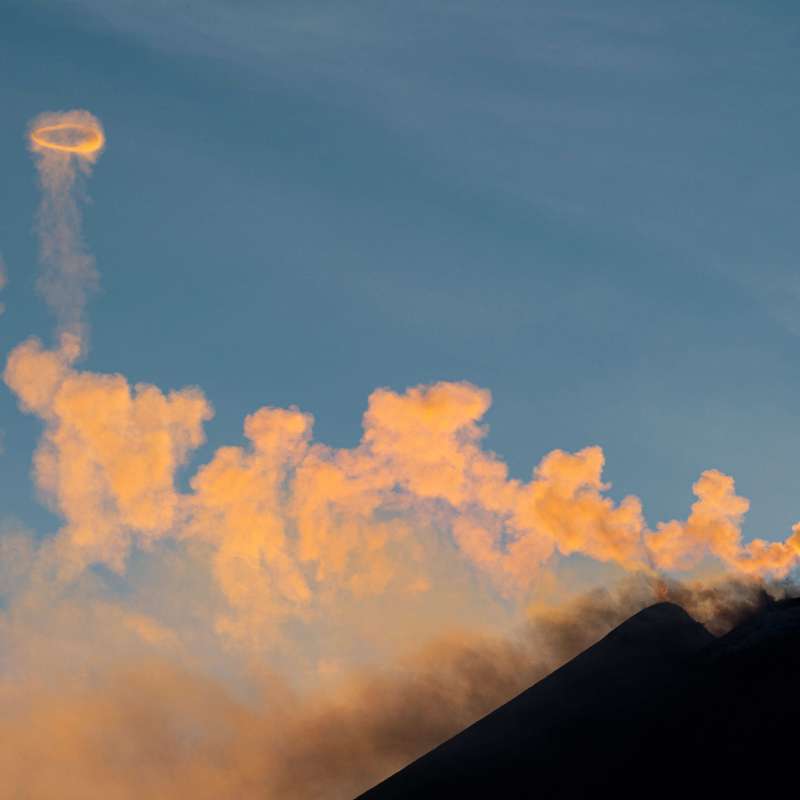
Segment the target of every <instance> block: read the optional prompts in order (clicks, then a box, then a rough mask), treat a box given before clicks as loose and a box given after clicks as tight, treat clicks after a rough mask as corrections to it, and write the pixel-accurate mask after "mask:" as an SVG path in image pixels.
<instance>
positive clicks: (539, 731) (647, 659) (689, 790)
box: [359, 600, 800, 800]
mask: <svg viewBox="0 0 800 800" xmlns="http://www.w3.org/2000/svg"><path fill="white" fill-rule="evenodd" d="M799 687H800V600H784V601H780V602H773V601H769V602H765V606H764V607H763V608H762V609H761V610H759V611H758V612H757V613H755V614H754V615H753V616H751V617H750V618H749V619H747V620H746V621H744V622H742V623H740V624H739V625H738V626H737V627H735V628H734V629H732V630H731V631H730V632H729V633H727V634H726V635H724V636H721V637H719V638H717V637H714V636H712V635H711V634H710V633H709V632H708V631H707V630H706V629H705V628H704V627H703V626H702V625H700V624H699V623H698V622H696V621H695V620H693V619H692V618H691V617H690V616H689V615H688V614H687V613H686V612H685V611H684V610H683V609H682V608H680V607H679V606H677V605H673V604H671V603H659V604H657V605H654V606H651V607H649V608H646V609H644V610H643V611H641V612H639V613H638V614H636V615H635V616H633V617H631V618H630V619H628V620H627V621H626V622H624V623H622V625H620V626H619V627H617V628H616V629H614V630H613V631H611V633H609V634H608V635H607V636H606V637H605V638H604V639H602V640H600V641H599V642H598V643H597V644H595V645H594V646H593V647H591V648H589V649H588V650H586V651H584V652H583V653H581V654H580V655H579V656H577V657H576V658H574V659H573V660H572V661H570V662H568V663H567V664H565V665H564V666H563V667H561V668H560V669H558V670H556V671H555V672H553V673H552V674H551V675H549V676H548V677H546V678H544V679H543V680H541V681H539V682H538V683H536V684H535V685H533V686H532V687H531V688H529V689H527V690H526V691H524V692H523V693H522V694H520V695H518V696H517V697H516V698H514V699H513V700H511V701H510V702H508V703H506V704H505V705H503V706H501V707H500V708H498V709H497V710H496V711H494V712H492V713H491V714H489V715H488V716H486V717H484V718H483V719H481V720H479V721H478V722H476V723H475V724H474V725H471V726H470V727H469V728H467V729H466V730H464V731H462V732H461V733H460V734H458V735H457V736H455V737H453V738H452V739H450V740H449V741H447V742H445V743H444V744H442V745H440V746H439V747H437V748H436V749H435V750H432V751H431V752H430V753H428V754H427V755H424V756H422V757H421V758H419V759H418V760H417V761H415V762H413V763H412V764H410V765H409V766H407V767H406V768H404V769H403V770H401V771H400V772H398V773H396V774H395V775H393V776H392V777H390V778H388V779H387V780H386V781H384V782H383V783H381V784H379V785H378V786H376V787H375V788H373V789H371V790H370V791H368V792H366V793H365V794H363V795H361V796H360V798H359V800H399V799H400V798H404V799H408V798H415V800H417V799H419V800H427V798H431V799H432V798H451V797H452V798H459V800H463V799H464V798H520V799H521V798H556V797H557V798H588V797H605V796H609V797H613V798H620V797H621V798H628V797H631V798H632V797H637V798H642V797H644V798H650V797H653V796H655V797H659V798H661V797H676V796H688V797H698V796H703V795H710V796H714V797H716V796H719V795H720V794H723V793H725V794H729V795H730V796H733V797H741V796H744V795H746V794H750V793H754V792H758V793H759V794H763V793H764V792H767V791H774V790H775V789H782V788H784V787H785V786H788V785H790V784H791V782H792V780H793V773H794V772H795V771H796V770H797V764H798V762H799V761H800V759H798V743H797V742H796V741H795V730H796V728H797V727H798V724H800V692H798V688H799Z"/></svg>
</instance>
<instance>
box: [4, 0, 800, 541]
mask: <svg viewBox="0 0 800 800" xmlns="http://www.w3.org/2000/svg"><path fill="white" fill-rule="evenodd" d="M602 6H603V7H602V9H600V10H599V9H598V4H597V3H593V2H589V0H586V1H585V2H584V1H580V2H577V1H576V2H567V3H563V2H559V3H556V2H538V3H526V2H517V1H516V0H509V2H507V3H503V4H502V5H501V7H500V8H499V9H498V7H497V5H496V4H491V3H487V2H459V3H454V2H442V3H437V4H431V3H423V2H416V0H412V1H410V2H409V1H408V0H407V1H406V2H403V3H399V2H385V3H364V2H361V3H359V2H349V3H344V2H327V3H319V2H291V3H289V2H286V3H274V2H248V1H240V2H228V3H219V2H209V1H208V0H193V2H192V3H185V4H175V3H168V2H155V0H137V1H136V2H133V1H132V0H131V1H129V0H115V2H113V3H108V2H102V0H49V1H48V2H38V1H37V0H26V2H17V0H7V2H6V3H5V4H4V7H3V10H2V11H0V74H2V75H3V76H4V80H3V81H0V107H1V108H2V109H3V114H2V125H0V154H2V159H3V162H2V175H3V179H4V180H3V188H4V191H3V192H2V193H1V194H0V252H2V255H3V258H4V260H5V262H6V265H7V271H8V278H9V285H8V286H7V288H6V289H5V290H4V291H3V301H4V302H5V304H6V307H7V311H6V313H5V314H4V315H3V316H2V317H0V350H2V352H3V353H7V352H8V351H9V350H10V349H11V347H13V346H14V345H15V344H16V343H18V342H19V341H20V340H22V339H23V338H24V337H26V336H27V335H29V334H31V333H35V334H37V335H40V336H44V337H46V336H48V332H49V331H50V329H51V327H52V323H51V320H50V319H49V318H48V316H47V312H46V310H45V308H44V306H43V303H42V302H41V300H40V298H39V297H38V296H37V294H36V292H35V289H34V284H35V276H36V273H37V266H36V263H37V245H36V241H35V236H34V233H33V219H34V215H35V209H36V205H37V202H38V200H37V197H38V194H37V189H36V185H35V176H34V169H33V166H32V164H31V161H30V158H29V155H28V154H27V153H26V149H25V142H24V132H25V130H26V126H27V123H28V121H29V120H30V119H31V118H32V117H33V116H35V115H36V114H37V113H39V112H41V111H45V110H58V109H66V108H73V107H80V108H87V109H89V110H91V111H92V112H93V113H94V114H96V115H97V116H98V117H99V118H100V119H102V120H103V123H104V125H105V127H106V132H107V135H108V148H107V152H106V153H105V154H104V156H103V158H102V160H101V161H100V163H99V164H98V166H97V168H96V169H95V172H94V175H93V176H92V178H91V183H90V184H89V193H90V195H91V198H92V203H91V204H90V205H89V206H88V208H87V209H86V214H85V236H86V240H87V242H88V244H89V246H90V248H91V250H92V251H93V253H94V254H95V256H96V258H97V263H98V267H99V270H100V273H101V276H102V279H101V282H102V288H101V291H100V292H99V293H98V294H97V295H95V296H94V297H93V300H92V303H91V305H90V311H89V315H90V320H91V327H92V345H91V352H90V354H89V357H88V358H87V360H86V366H87V367H88V368H90V369H93V370H97V371H119V372H122V373H123V374H125V375H127V376H128V377H129V378H130V379H131V380H133V381H148V382H154V383H156V384H158V385H159V386H161V387H163V388H171V387H181V386H184V385H190V384H196V385H199V386H201V387H202V388H203V390H204V391H205V392H206V393H207V395H208V397H209V399H210V400H211V401H212V403H213V404H214V406H215V408H216V417H215V419H214V420H213V422H211V423H210V424H209V426H208V428H207V430H208V434H209V445H208V446H207V447H206V448H205V449H204V450H202V451H201V452H200V454H199V456H198V459H199V460H200V461H202V460H203V459H205V458H208V457H209V454H210V452H211V448H212V447H213V446H217V445H219V444H221V443H238V441H239V440H240V436H241V433H240V431H241V422H242V418H243V416H244V415H245V414H247V413H249V412H251V411H253V410H254V409H255V408H257V407H259V406H261V405H264V404H273V405H280V406H286V405H289V404H297V405H299V406H300V407H301V408H302V409H304V410H306V411H309V412H312V413H313V414H314V415H315V417H316V419H317V424H316V432H317V437H318V438H319V439H321V440H322V441H326V442H328V443H331V444H336V445H350V444H354V443H355V442H356V440H357V438H358V435H359V430H360V419H361V414H362V413H363V410H364V408H365V406H366V399H367V396H368V394H369V393H370V392H371V391H372V390H373V389H374V388H376V387H379V386H390V387H392V388H394V389H403V388H405V387H406V386H409V385H414V384H418V383H421V382H430V381H434V380H439V379H456V380H458V379H466V380H470V381H473V382H475V383H477V384H478V385H480V386H484V387H487V388H489V389H491V390H492V392H493V396H494V405H493V408H492V410H491V411H490V413H489V416H488V422H489V424H490V426H491V433H490V436H489V440H488V441H489V444H490V446H491V447H492V448H493V449H495V450H496V451H497V452H498V453H499V454H501V455H502V456H503V457H504V458H505V459H506V460H507V461H508V462H509V464H510V465H511V467H512V469H513V471H514V473H515V474H517V475H519V476H526V475H527V474H528V472H529V470H530V469H531V467H532V466H533V465H534V464H535V463H537V462H538V461H539V459H540V458H541V457H542V456H543V455H544V454H545V453H546V452H547V451H549V450H550V449H552V448H554V447H562V448H566V449H576V448H579V447H582V446H585V445H588V444H599V445H602V446H603V448H604V449H605V452H606V455H607V458H608V464H607V471H606V475H607V477H608V479H609V480H611V481H612V482H613V484H614V490H613V494H614V495H615V496H620V495H622V494H626V493H635V494H637V495H639V496H640V497H641V498H642V500H643V501H644V504H645V510H646V513H647V515H648V519H649V520H650V522H655V521H657V520H659V519H665V518H669V517H684V516H685V515H686V513H687V511H688V506H689V504H690V502H691V500H692V496H691V491H690V486H691V483H692V482H693V481H694V480H695V479H696V478H697V476H698V475H699V474H700V472H701V471H702V470H703V469H706V468H711V467H716V468H719V469H721V470H723V471H725V472H728V473H730V474H732V475H734V476H735V478H736V480H737V488H738V490H739V491H740V493H741V494H744V495H745V496H747V497H749V498H750V499H751V500H752V503H753V506H752V510H751V513H750V516H749V522H748V524H747V528H746V530H747V531H748V532H750V533H752V534H756V533H758V534H759V535H765V536H767V537H768V538H783V536H784V535H785V534H786V533H787V532H788V529H789V527H790V525H791V524H792V523H793V522H795V521H797V519H798V518H800V511H798V508H797V504H796V501H795V498H796V496H797V494H798V489H799V488H800V486H799V485H798V484H799V483H800V479H798V477H797V476H796V471H795V469H794V460H795V451H796V445H795V436H794V430H795V427H796V417H797V411H796V402H795V398H796V396H797V394H798V390H799V389H800V371H798V368H797V366H796V357H795V353H796V349H797V345H798V334H800V324H799V323H798V322H797V318H796V312H795V309H796V306H797V303H798V298H799V297H800V285H798V279H797V271H796V264H797V253H798V252H799V251H800V248H799V247H798V245H799V244H800V241H799V240H800V233H798V231H800V227H798V225H797V223H796V220H797V216H798V194H797V190H796V186H797V158H796V148H797V142H798V140H800V136H798V134H800V110H798V103H797V99H796V97H797V92H796V76H797V72H798V58H799V56H798V52H800V51H799V50H798V43H799V42H798V40H799V39H800V16H798V14H797V10H796V9H795V8H794V7H793V5H792V4H790V3H788V2H785V3H779V2H759V3H753V2H750V3H745V2H702V0H700V1H695V2H676V3H670V4H668V5H667V4H664V3H658V2H651V1H650V0H646V1H645V2H635V3H634V2H617V0H614V1H613V2H607V3H604V4H602ZM37 425H38V423H36V421H34V420H32V419H29V418H27V417H24V416H22V415H21V414H20V413H19V411H18V410H17V408H16V404H15V401H14V399H13V398H12V396H11V394H10V393H9V392H8V391H7V390H4V391H3V393H2V394H1V395H0V427H2V429H3V431H4V445H5V447H4V453H3V455H2V456H0V459H2V461H1V462H0V463H2V475H3V480H2V481H1V482H0V508H2V514H3V516H5V517H9V516H11V517H16V518H18V519H21V520H23V521H25V522H27V523H29V524H31V525H32V526H34V527H36V528H37V529H40V530H47V529H48V528H50V529H52V528H54V527H55V526H56V525H57V521H56V520H55V519H54V518H50V517H48V516H47V515H46V514H45V512H44V511H43V510H42V509H41V508H40V507H39V506H38V505H37V503H36V502H35V499H34V498H33V489H32V488H31V484H30V480H29V477H28V473H29V469H30V458H31V453H32V451H33V449H34V447H35V442H36V437H37V433H38V427H37Z"/></svg>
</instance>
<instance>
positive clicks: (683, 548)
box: [5, 340, 800, 638]
mask: <svg viewBox="0 0 800 800" xmlns="http://www.w3.org/2000/svg"><path fill="white" fill-rule="evenodd" d="M74 355H75V354H74V353H71V352H69V351H65V350H64V349H62V350H47V349H44V348H43V347H42V346H41V345H40V344H39V343H38V342H36V341H35V340H31V341H28V342H25V343H24V344H22V345H20V346H19V347H18V348H16V349H15V350H14V351H13V352H12V354H11V356H10V358H9V361H8V366H7V368H6V372H5V379H6V382H7V383H8V385H9V386H10V387H11V389H12V390H13V391H14V392H15V393H16V394H17V395H18V397H19V400H20V405H21V407H22V409H23V410H25V411H28V412H31V413H34V414H36V415H37V416H39V417H40V418H41V419H42V420H43V421H44V423H45V433H44V436H43V438H42V441H41V443H40V446H39V448H38V450H37V453H36V457H35V463H34V466H35V470H34V474H35V478H36V482H37V485H38V487H39V489H40V491H41V493H42V495H43V496H44V498H45V499H46V500H47V501H48V502H49V503H50V505H51V506H52V507H53V508H54V509H55V510H57V511H58V512H59V513H60V514H61V515H62V516H63V518H64V520H65V527H64V530H63V531H62V534H61V537H62V540H63V541H64V542H66V543H68V545H69V548H68V550H69V554H70V559H71V560H72V561H73V562H74V563H75V564H77V565H80V566H86V565H88V564H92V563H104V564H106V565H108V566H110V567H112V568H114V569H116V570H120V571H121V570H122V569H123V568H124V564H125V559H126V557H127V555H128V554H129V552H130V548H131V546H132V545H133V544H136V545H139V546H140V547H147V546H148V544H149V543H151V542H152V541H154V540H157V539H160V538H164V537H169V538H172V539H175V540H177V541H199V542H202V543H204V544H205V545H206V546H209V547H210V548H211V549H212V552H213V553H214V555H213V570H214V574H215V576H216V579H217V581H218V583H219V586H220V588H221V589H222V591H223V593H224V595H225V596H226V598H227V600H228V602H229V604H230V606H231V608H232V610H233V611H234V615H233V616H232V617H231V618H228V619H224V620H219V621H218V624H220V625H221V626H222V627H223V628H224V629H225V630H227V632H229V633H231V634H232V635H234V636H238V637H244V638H246V637H247V636H248V635H250V633H251V632H252V631H251V629H258V628H259V627H260V626H269V624H270V622H271V621H273V622H274V621H275V620H277V619H280V618H282V617H283V616H285V615H286V614H303V613H304V609H306V608H308V607H310V606H313V605H315V604H316V605H318V604H319V603H321V602H329V601H333V600H335V598H336V597H337V596H339V595H341V593H345V594H350V595H355V596H369V595H371V594H376V593H381V592H384V591H385V590H387V588H388V587H391V588H392V589H393V590H398V589H399V588H400V586H401V585H404V586H405V587H406V589H407V590H408V591H412V588H411V587H412V586H413V587H416V590H419V588H420V587H422V588H423V589H424V588H425V586H428V585H430V583H429V581H426V579H427V574H426V557H425V547H426V543H425V537H429V536H434V535H442V534H444V535H447V536H449V537H450V538H451V541H452V542H453V546H454V547H455V548H457V551H458V552H460V554H461V557H462V558H463V559H465V561H466V562H467V563H471V564H472V565H474V567H475V568H477V569H478V570H479V571H482V572H485V573H486V574H487V575H488V576H490V577H491V579H492V580H493V581H494V582H495V585H496V587H497V589H498V590H499V591H500V592H501V593H503V594H506V595H509V596H515V595H516V596H521V597H522V596H525V594H526V593H528V592H530V591H531V590H532V589H533V588H534V587H535V586H536V584H537V582H538V580H539V579H540V576H541V574H542V571H543V569H545V568H546V567H548V566H550V565H551V564H552V563H553V562H554V560H556V559H557V558H559V557H562V556H570V555H573V554H581V555H583V556H587V557H589V558H591V559H595V560H597V561H600V562H608V563H612V564H615V565H617V566H618V567H620V568H622V569H624V570H629V571H664V572H682V571H686V570H691V569H693V568H695V567H696V566H697V565H698V564H699V563H700V562H701V561H702V560H703V559H704V558H707V557H713V558H716V559H718V560H719V561H720V562H722V563H723V564H724V565H725V566H726V567H728V568H729V569H730V570H732V571H733V572H734V573H737V572H738V573H743V574H750V575H756V576H764V577H767V576H773V577H780V576H783V575H785V574H786V573H787V572H788V571H789V570H790V569H791V568H792V566H794V564H795V563H796V562H797V560H798V557H799V556H800V534H798V533H793V534H792V535H791V536H790V537H789V538H788V539H787V540H786V541H785V542H773V543H766V542H763V541H761V540H755V541H753V542H751V543H749V544H747V545H745V544H743V543H742V533H741V524H742V519H743V516H744V514H745V512H746V511H747V508H748V503H747V501H746V500H744V499H743V498H740V497H738V496H737V495H736V494H735V491H734V485H733V480H732V479H731V478H730V477H728V476H726V475H723V474H722V473H721V472H718V471H716V470H710V471H708V472H705V473H703V475H702V476H701V477H700V479H699V480H698V481H697V483H696V484H695V487H694V489H695V493H696V495H697V497H698V500H697V502H696V503H695V504H694V505H693V507H692V511H691V514H690V516H689V518H688V520H686V522H679V521H672V522H667V523H660V524H659V525H657V526H656V530H655V531H650V530H648V529H647V526H646V525H645V522H644V517H643V515H642V508H641V503H640V501H639V500H638V499H637V498H635V497H626V498H624V499H623V500H622V501H621V502H619V503H615V502H614V501H612V500H611V499H610V498H609V497H607V496H606V495H605V494H604V493H605V491H606V490H607V489H608V484H606V483H605V482H604V481H603V476H602V470H603V462H604V458H603V453H602V450H601V449H600V448H599V447H588V448H585V449H584V450H580V451H578V452H576V453H566V452H563V451H560V450H556V451H553V452H551V453H549V454H548V455H546V456H545V457H544V458H543V459H542V461H541V462H540V463H539V465H538V466H537V467H536V469H535V470H534V472H533V476H532V478H531V480H530V481H528V482H521V481H518V480H515V479H511V478H509V477H508V470H507V468H506V466H505V465H504V464H503V463H502V462H501V461H500V460H499V459H498V458H497V456H495V455H494V454H493V453H491V452H488V451H487V450H485V449H483V448H482V446H481V438H482V436H483V434H484V429H483V428H482V427H481V425H480V420H481V418H482V416H483V414H484V413H485V412H486V410H487V409H488V407H489V402H490V397H489V393H488V392H486V391H485V390H482V389H479V388H477V387H474V386H472V385H470V384H466V383H438V384H434V385H432V386H420V387H415V388H412V389H410V390H409V391H407V392H405V393H396V392H393V391H390V390H388V389H380V390H378V391H376V392H375V393H374V394H373V395H372V397H371V398H370V401H369V406H368V409H367V412H366V414H365V415H364V434H363V437H362V440H361V442H360V443H359V444H358V445H357V446H356V447H355V448H352V449H338V450H337V449H333V448H329V447H326V446H324V445H322V444H317V443H314V442H313V441H312V424H313V420H312V418H311V417H310V416H309V415H307V414H304V413H302V412H300V411H298V410H297V409H275V408H262V409H260V410H259V411H257V412H256V413H254V414H252V415H251V416H249V417H248V418H247V420H246V421H245V426H244V433H245V437H246V438H247V440H248V445H247V446H246V447H222V448H220V449H219V450H217V452H216V453H215V454H214V455H213V457H212V458H211V460H210V461H209V462H208V463H207V464H206V465H205V466H203V467H201V468H200V469H199V470H198V471H197V472H196V474H195V475H194V476H193V477H192V478H191V480H190V486H191V491H190V492H188V493H181V492H179V491H178V490H177V489H176V488H175V477H176V471H177V469H178V468H179V467H180V466H182V465H183V464H185V463H186V461H187V459H188V458H189V456H190V454H191V452H192V450H194V449H195V448H197V447H198V446H199V445H200V444H201V443H202V442H203V440H204V434H203V424H204V422H205V421H206V420H208V419H209V418H210V416H211V413H212V412H211V408H210V406H209V404H208V402H207V401H206V400H205V398H204V397H203V395H202V394H201V393H200V392H199V390H197V389H186V390H183V391H180V392H171V393H169V394H167V395H165V394H163V393H162V392H161V391H159V390H158V389H157V388H155V387H153V386H147V385H140V386H135V387H131V386H129V385H128V383H127V382H126V381H125V379H124V378H123V377H121V376H119V375H99V374H94V373H91V372H83V371H79V370H76V369H75V367H74V365H73V363H72V362H73V360H74ZM65 552H66V551H65ZM454 552H455V551H454ZM420 579H422V582H420Z"/></svg>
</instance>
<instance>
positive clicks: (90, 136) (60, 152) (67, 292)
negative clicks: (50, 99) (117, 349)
mask: <svg viewBox="0 0 800 800" xmlns="http://www.w3.org/2000/svg"><path fill="white" fill-rule="evenodd" d="M28 145H29V147H30V150H31V152H32V153H33V155H34V159H35V161H36V166H37V169H38V171H39V182H40V184H41V188H42V202H41V206H40V208H39V226H38V227H39V236H40V240H41V258H42V262H43V264H44V272H43V274H42V276H41V278H40V280H39V288H40V290H41V292H42V294H43V295H44V298H45V300H46V301H47V303H48V305H49V306H50V307H51V308H52V309H53V311H55V313H56V316H57V318H58V325H59V334H61V335H68V336H70V337H71V338H72V340H73V346H74V347H82V346H84V345H83V344H82V342H83V340H84V339H85V336H86V331H85V320H84V308H85V305H86V295H87V292H88V291H89V290H90V289H91V288H92V287H93V286H94V285H95V284H96V283H97V272H96V270H95V266H94V259H93V258H92V257H91V255H89V253H88V252H86V250H85V248H84V246H83V243H82V240H81V213H80V206H79V199H80V191H79V190H80V187H79V186H78V183H77V182H78V178H79V177H80V176H81V175H88V174H89V172H90V171H91V168H92V166H93V165H94V164H95V162H96V161H97V159H98V158H99V157H100V154H101V153H102V151H103V147H104V145H105V134H104V132H103V126H102V125H101V124H100V121H99V120H98V119H97V118H96V117H94V116H93V115H92V114H90V113H89V112H88V111H80V110H74V111H63V112H54V113H46V114H41V115H39V116H38V117H36V119H34V120H33V121H32V122H31V125H30V128H29V129H28Z"/></svg>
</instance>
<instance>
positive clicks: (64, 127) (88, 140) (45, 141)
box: [31, 122, 105, 155]
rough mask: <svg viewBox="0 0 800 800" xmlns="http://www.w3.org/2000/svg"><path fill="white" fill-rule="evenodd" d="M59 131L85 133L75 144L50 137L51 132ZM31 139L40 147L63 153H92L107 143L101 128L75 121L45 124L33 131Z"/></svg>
mask: <svg viewBox="0 0 800 800" xmlns="http://www.w3.org/2000/svg"><path fill="white" fill-rule="evenodd" d="M58 131H75V132H77V133H79V134H83V136H84V138H83V139H81V140H80V141H78V142H76V143H75V144H65V143H63V142H57V141H53V140H52V139H51V138H48V137H49V136H50V134H52V133H56V132H58ZM31 141H32V142H33V143H34V144H35V145H37V146H38V147H44V148H46V149H48V150H58V151H59V152H61V153H77V154H78V155H90V154H91V153H96V152H97V151H98V150H100V149H101V148H102V147H103V145H104V144H105V137H104V136H103V132H102V131H101V130H100V129H99V128H95V127H94V126H92V125H80V124H77V123H74V122H61V123H58V124H56V125H43V126H42V127H41V128H36V129H35V130H33V131H31Z"/></svg>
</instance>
